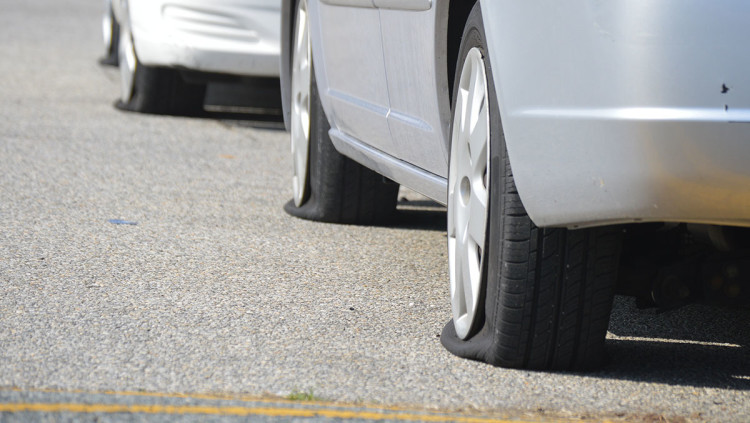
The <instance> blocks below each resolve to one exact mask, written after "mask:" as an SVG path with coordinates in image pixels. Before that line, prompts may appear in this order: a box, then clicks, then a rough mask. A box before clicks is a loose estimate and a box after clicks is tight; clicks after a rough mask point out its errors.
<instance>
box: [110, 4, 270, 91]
mask: <svg viewBox="0 0 750 423" xmlns="http://www.w3.org/2000/svg"><path fill="white" fill-rule="evenodd" d="M115 3H117V2H116V1H115ZM127 6H128V10H129V19H130V22H131V30H132V34H133V41H134V44H135V50H136V54H137V55H138V60H139V62H141V63H143V64H145V65H149V66H169V67H184V68H188V69H191V70H197V71H202V72H212V73H224V74H234V75H241V76H267V77H275V76H278V75H279V60H278V59H279V50H280V42H279V38H280V32H279V31H280V25H279V19H280V1H279V0H244V1H237V0H210V1H209V0H177V1H176V0H128V5H127ZM117 9H120V10H122V9H123V7H122V6H119V7H118V8H117ZM116 14H122V12H121V11H117V12H116Z"/></svg>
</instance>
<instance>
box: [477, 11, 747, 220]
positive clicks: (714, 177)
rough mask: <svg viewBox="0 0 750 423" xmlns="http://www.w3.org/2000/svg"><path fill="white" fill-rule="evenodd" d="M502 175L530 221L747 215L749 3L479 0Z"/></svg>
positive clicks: (724, 218) (673, 218)
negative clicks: (506, 169)
mask: <svg viewBox="0 0 750 423" xmlns="http://www.w3.org/2000/svg"><path fill="white" fill-rule="evenodd" d="M482 12H483V16H484V20H485V26H486V27H487V33H488V39H489V46H490V47H489V48H490V57H491V61H492V66H493V77H494V79H495V81H496V87H497V90H498V97H499V102H500V108H501V116H502V119H503V129H504V131H505V136H506V140H507V147H508V154H509V157H510V159H511V164H512V166H513V172H514V177H515V181H516V185H517V187H518V190H519V193H520V194H521V198H522V200H523V202H524V205H525V207H526V209H527V211H528V213H529V215H530V216H531V218H532V219H533V220H534V222H535V223H536V224H538V225H540V226H568V227H577V226H591V225H601V224H608V223H621V222H641V221H676V222H695V223H710V224H723V225H737V226H750V49H748V47H747V40H749V39H750V25H747V19H748V18H749V17H750V3H746V2H741V1H730V0H725V1H722V2H720V4H716V3H711V4H709V3H706V2H702V1H698V0H662V1H658V2H654V1H650V0H613V1H604V2H603V1H598V0H576V1H572V2H555V1H546V0H532V1H526V2H514V1H506V0H502V1H494V0H493V1H486V2H483V3H482Z"/></svg>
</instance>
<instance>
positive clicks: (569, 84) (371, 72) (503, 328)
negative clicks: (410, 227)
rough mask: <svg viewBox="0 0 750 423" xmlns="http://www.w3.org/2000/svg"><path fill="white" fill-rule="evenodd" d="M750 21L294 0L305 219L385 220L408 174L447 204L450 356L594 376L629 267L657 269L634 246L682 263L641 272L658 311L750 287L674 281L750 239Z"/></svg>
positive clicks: (298, 204) (295, 126)
mask: <svg viewBox="0 0 750 423" xmlns="http://www.w3.org/2000/svg"><path fill="white" fill-rule="evenodd" d="M748 16H750V3H747V2H740V1H724V2H721V5H719V4H715V3H708V2H704V1H697V0H662V1H656V2H654V1H650V0H649V1H647V0H610V1H598V0H572V1H566V2H560V1H553V0H524V1H511V0H478V1H457V0H454V1H450V0H283V2H282V34H281V37H282V68H281V73H282V93H283V97H284V98H283V100H284V102H285V103H284V112H285V120H286V123H287V127H288V128H289V129H290V130H291V145H292V154H293V157H294V160H293V161H294V174H293V192H294V199H293V201H292V202H290V203H289V204H288V205H287V207H286V210H287V211H288V212H289V213H291V214H293V215H296V216H300V217H303V218H308V219H313V220H321V221H329V222H342V223H355V224H367V223H373V222H379V221H386V220H387V219H389V218H391V217H392V216H393V213H394V209H395V204H396V195H397V188H398V184H401V185H404V186H407V187H409V188H411V189H413V190H416V191H418V192H421V193H423V194H425V195H426V196H428V197H430V198H432V199H434V200H435V201H437V202H439V203H442V204H445V205H447V209H448V213H447V217H448V224H447V227H448V257H449V262H450V263H449V264H450V266H449V268H450V297H451V304H452V311H453V319H452V320H451V321H450V322H449V323H448V324H447V325H446V327H445V329H444V331H443V334H442V336H441V339H442V342H443V345H444V346H445V347H446V348H448V349H449V350H450V351H451V352H453V353H455V354H457V355H460V356H462V357H467V358H472V359H477V360H481V361H485V362H488V363H491V364H494V365H500V366H507V367H517V368H528V369H584V368H588V367H592V366H596V365H597V364H598V363H599V362H600V360H601V357H602V355H603V348H604V340H605V335H606V331H607V327H608V322H609V315H610V312H611V308H612V300H613V295H614V290H615V285H616V284H619V285H623V284H624V285H628V282H629V281H628V279H627V277H626V275H625V273H627V274H631V275H632V273H633V272H624V273H621V274H620V276H619V277H618V270H620V268H621V266H624V265H626V264H628V265H629V264H632V263H635V262H637V260H632V256H628V257H629V259H628V260H625V258H624V257H623V263H621V260H620V259H621V251H622V248H623V247H622V243H623V239H625V240H626V241H628V240H632V238H635V239H651V240H652V242H651V244H648V243H646V244H641V245H652V246H653V245H659V246H662V245H663V246H664V248H663V250H661V252H664V251H667V252H669V251H671V253H669V254H666V256H668V257H669V259H664V260H663V261H662V262H659V263H656V264H654V263H649V264H648V266H646V267H641V269H644V268H647V269H649V271H647V272H644V273H642V274H640V275H636V276H637V277H635V278H633V279H632V280H634V281H635V282H639V281H641V282H642V281H645V282H646V283H644V284H643V285H645V287H641V288H643V289H641V290H640V291H639V293H640V294H641V295H642V296H643V297H648V298H650V301H653V302H654V303H656V304H657V305H662V306H671V305H675V304H677V303H679V302H680V301H688V300H689V299H691V298H692V297H694V296H695V295H696V290H698V289H700V286H704V287H705V286H712V287H714V288H716V287H718V288H716V289H717V290H719V291H721V290H722V289H723V288H722V287H729V286H731V287H733V288H731V289H729V288H727V289H726V291H727V295H729V296H732V295H734V296H735V297H737V296H740V294H741V293H742V292H746V291H747V285H746V284H745V285H743V284H741V283H740V282H744V281H745V280H747V276H746V275H745V274H743V272H744V270H742V269H745V268H747V266H746V264H747V263H746V262H736V261H734V262H732V261H730V260H729V259H726V260H724V259H721V260H724V261H721V260H719V261H716V262H711V265H706V266H704V267H696V268H695V269H697V270H696V272H697V273H696V272H694V273H696V275H698V276H695V281H692V280H690V278H692V277H693V276H690V275H688V276H685V277H684V278H683V279H680V278H679V277H677V276H675V275H679V273H675V274H673V273H669V272H668V271H666V270H664V269H671V268H672V267H675V268H676V267H679V266H676V265H677V264H680V263H682V262H683V261H685V260H687V261H690V257H693V256H689V255H680V252H681V251H683V250H685V249H686V248H687V249H690V251H698V250H700V257H701V258H702V259H703V258H706V257H708V256H709V255H710V254H709V253H708V252H707V251H719V250H723V251H729V252H733V253H736V252H737V251H739V250H742V249H743V248H746V247H747V242H746V240H747V239H748V237H747V236H746V232H744V229H741V227H747V226H750V55H748V54H746V53H745V50H746V49H745V43H746V40H750V25H748V24H747V17H748ZM383 176H385V177H386V178H387V179H388V180H389V181H392V182H388V181H386V182H383V181H384V178H383ZM634 233H635V234H636V235H637V236H635V237H632V236H631V235H632V234H634ZM688 238H689V239H690V240H691V241H685V239H688ZM677 239H679V241H674V240H677ZM653 240H660V241H659V242H654V241H653ZM661 241H664V242H661ZM699 247H700V248H699ZM704 247H705V248H704ZM649 251H651V250H649ZM660 257H661V256H660ZM706 260H708V259H706ZM625 261H627V263H625ZM701 263H702V262H701ZM738 263H739V264H738ZM714 265H716V266H718V267H716V266H714ZM724 265H726V266H724ZM670 266H672V267H670ZM722 266H724V267H722ZM730 266H734V267H730ZM738 266H739V267H738ZM743 266H744V267H743ZM714 267H716V268H717V269H719V270H716V271H715V272H714V273H711V272H709V271H708V270H706V269H713V268H714ZM632 269H638V266H633V267H632V268H631V270H632ZM722 269H723V270H722ZM704 270H705V272H703V271H704ZM664 272H667V273H664ZM704 273H705V275H704ZM717 278H718V279H717ZM705 281H709V282H710V283H708V282H707V283H706V285H701V283H703V282H705ZM631 282H632V281H631ZM688 282H690V283H688ZM693 282H695V283H693ZM711 284H713V285H711ZM635 285H638V283H635V284H631V285H630V288H633V289H634V287H635ZM696 286H698V287H699V288H696ZM626 288H627V286H626ZM707 289H708V288H707ZM711 289H713V288H711ZM626 290H627V289H626ZM738 290H739V291H738ZM743 290H744V291H743ZM717 292H718V291H717ZM721 292H723V291H721Z"/></svg>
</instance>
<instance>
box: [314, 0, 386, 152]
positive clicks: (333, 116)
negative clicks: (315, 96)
mask: <svg viewBox="0 0 750 423" xmlns="http://www.w3.org/2000/svg"><path fill="white" fill-rule="evenodd" d="M311 5H312V6H313V7H314V9H313V10H311V12H312V13H315V14H317V15H318V18H319V19H317V20H316V19H313V21H312V22H311V24H312V25H313V26H312V27H311V30H313V31H316V32H317V34H316V36H315V37H313V39H314V40H318V41H319V44H317V45H314V46H313V52H314V60H315V61H316V63H319V61H322V62H323V66H319V65H316V77H317V78H318V86H319V87H320V89H321V93H320V94H321V97H322V99H323V102H324V105H325V106H326V112H327V113H328V115H329V116H328V119H329V121H331V123H332V124H333V127H334V130H339V131H341V132H343V133H344V134H346V135H348V136H350V137H353V138H355V139H357V140H358V141H361V142H363V143H365V144H368V145H370V146H372V147H375V148H377V149H379V150H382V151H386V152H389V153H390V152H392V151H393V142H392V140H391V138H390V130H389V127H388V120H387V117H388V110H389V102H388V87H387V84H386V76H385V67H384V64H383V49H382V46H381V41H382V38H381V33H380V16H379V13H378V10H377V9H376V8H375V7H374V5H373V4H372V1H371V0H320V1H319V2H312V3H311ZM315 6H317V8H315Z"/></svg>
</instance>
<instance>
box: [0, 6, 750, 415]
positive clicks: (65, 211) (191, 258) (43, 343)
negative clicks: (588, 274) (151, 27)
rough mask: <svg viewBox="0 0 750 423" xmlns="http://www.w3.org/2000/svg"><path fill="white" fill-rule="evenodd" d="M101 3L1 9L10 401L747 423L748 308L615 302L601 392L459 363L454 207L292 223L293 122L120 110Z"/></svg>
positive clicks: (3, 284)
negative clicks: (344, 406)
mask: <svg viewBox="0 0 750 423" xmlns="http://www.w3.org/2000/svg"><path fill="white" fill-rule="evenodd" d="M100 3H101V2H99V1H91V0H57V1H53V0H29V1H21V0H14V1H6V2H3V3H2V5H1V6H0V391H2V390H6V391H8V392H27V393H33V392H36V391H39V390H52V391H53V392H62V393H65V392H80V391H85V392H104V391H140V392H145V393H189V394H237V395H239V394H247V395H255V396H269V395H270V396H279V397H286V396H287V395H289V394H290V393H292V392H304V393H312V396H313V397H315V398H321V399H324V400H328V401H337V402H341V403H352V404H357V403H363V404H379V405H383V406H386V405H387V406H390V405H402V406H409V407H418V408H425V409H439V410H452V411H456V410H459V411H460V410H472V411H475V412H476V411H479V412H487V413H495V412H496V413H500V414H503V415H516V414H514V413H518V414H517V415H526V414H525V413H534V414H533V415H534V416H536V417H535V418H539V419H544V418H546V417H548V416H562V417H566V416H569V417H581V416H589V417H593V418H595V419H598V418H614V419H634V420H644V421H651V420H654V421H663V420H660V419H666V420H668V421H712V422H720V421H724V422H743V421H748V420H750V393H748V390H750V354H748V345H750V330H749V328H748V326H749V322H750V311H749V310H747V309H722V308H711V307H707V306H698V305H695V306H689V307H685V308H682V309H679V310H675V311H671V312H667V313H662V314H657V313H655V312H653V311H649V310H637V309H636V308H635V306H634V302H633V301H632V300H631V299H628V298H617V299H616V302H615V309H614V312H613V315H612V322H611V325H610V333H609V335H608V340H607V352H608V356H609V361H608V364H607V365H606V366H605V367H604V368H603V369H602V370H601V371H598V372H593V373H588V374H572V373H545V372H529V371H518V370H506V369H500V368H493V367H490V366H487V365H484V364H481V363H477V362H472V361H467V360H463V359H459V358H457V357H454V356H452V355H451V354H449V353H448V352H447V351H445V350H444V349H443V348H442V346H441V345H440V342H439V339H438V334H439V333H440V331H441V329H442V327H443V325H444V324H445V323H446V322H447V321H448V319H449V318H450V306H449V299H448V274H447V257H446V238H445V223H444V220H445V212H444V210H443V209H442V208H440V207H437V206H435V205H434V204H432V203H430V202H428V201H424V200H423V199H421V198H420V197H418V196H416V195H414V194H412V193H408V192H405V193H404V194H403V195H402V200H401V201H400V207H401V210H402V215H403V216H402V218H401V219H400V221H398V222H397V223H395V224H394V225H393V226H389V227H355V226H341V225H331V224H320V223H313V222H308V221H304V220H299V219H295V218H292V217H290V216H288V215H286V214H285V213H284V212H283V210H282V207H283V205H284V203H285V202H286V201H288V200H289V199H290V198H291V195H292V192H291V166H292V164H291V158H290V154H289V145H288V143H289V140H288V134H287V133H286V132H284V131H283V130H282V129H281V125H280V124H279V123H278V121H275V122H268V121H263V120H259V119H256V120H254V121H239V120H232V119H227V118H224V117H222V116H220V115H219V116H212V117H210V118H203V119H188V118H182V117H169V116H149V115H141V114H133V113H126V112H121V111H119V110H117V109H115V108H114V107H113V103H114V101H115V99H116V98H117V97H118V95H119V82H118V81H119V74H118V73H117V71H116V69H113V68H105V67H101V66H100V65H99V64H98V63H97V59H98V58H99V57H100V56H101V55H102V53H103V48H102V45H101V41H100V39H101V36H100V31H101V29H100V20H99V19H100V13H101V10H100V9H101V4H100ZM118 220H119V221H124V222H118ZM110 221H113V222H110ZM121 223H130V224H121ZM29 395H30V394H29ZM11 397H12V396H9V395H3V396H2V398H4V400H3V401H10V399H9V398H11Z"/></svg>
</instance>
